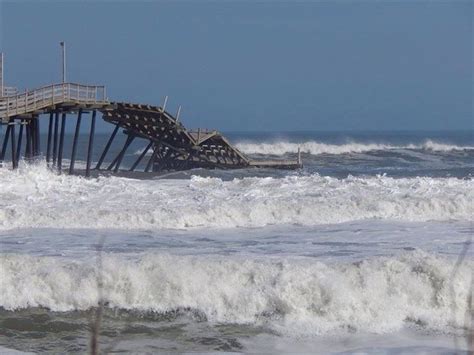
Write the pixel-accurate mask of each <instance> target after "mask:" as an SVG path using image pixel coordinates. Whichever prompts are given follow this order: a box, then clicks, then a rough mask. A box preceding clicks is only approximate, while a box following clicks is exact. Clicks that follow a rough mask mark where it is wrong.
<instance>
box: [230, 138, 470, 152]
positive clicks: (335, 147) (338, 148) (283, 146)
mask: <svg viewBox="0 0 474 355" xmlns="http://www.w3.org/2000/svg"><path fill="white" fill-rule="evenodd" d="M236 146H237V148H238V149H239V150H240V151H241V152H243V153H245V154H264V155H283V154H287V153H296V152H297V151H298V148H300V149H301V152H302V153H307V154H312V155H319V154H347V153H364V152H370V151H378V150H395V149H419V150H427V151H440V152H449V151H462V150H473V149H474V147H472V146H457V145H451V144H444V143H438V142H434V141H432V140H427V141H425V142H424V143H422V144H408V145H399V146H397V145H392V144H380V143H357V142H349V143H346V144H326V143H321V142H316V141H306V142H299V143H298V142H287V141H277V142H263V143H255V142H239V143H237V144H236Z"/></svg>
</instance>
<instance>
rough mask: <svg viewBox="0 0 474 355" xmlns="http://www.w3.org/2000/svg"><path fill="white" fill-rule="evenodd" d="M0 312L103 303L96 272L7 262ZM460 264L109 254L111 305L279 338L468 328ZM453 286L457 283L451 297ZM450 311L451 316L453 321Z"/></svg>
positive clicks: (0, 271) (418, 258) (61, 262)
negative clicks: (179, 314)
mask: <svg viewBox="0 0 474 355" xmlns="http://www.w3.org/2000/svg"><path fill="white" fill-rule="evenodd" d="M1 265H2V267H1V268H0V277H1V279H2V288H1V297H0V306H1V307H3V308H5V309H9V310H16V309H21V308H28V307H46V308H49V309H51V310H53V311H72V310H86V309H89V308H91V307H94V306H96V305H97V302H98V290H97V275H98V270H97V268H96V267H95V266H94V265H90V264H89V262H87V261H84V262H78V261H71V260H67V259H60V258H51V257H34V256H26V255H15V254H13V255H12V254H10V255H2V257H1ZM453 266H454V262H451V261H448V260H446V259H442V258H439V257H435V256H432V255H429V254H426V253H423V252H420V251H416V252H412V253H407V254H404V255H401V256H399V257H392V258H374V259H371V260H365V261H361V262H358V263H351V264H324V263H321V262H317V261H314V260H309V259H304V260H301V259H284V260H275V259H270V258H267V259H264V260H262V259H259V260H249V259H245V260H244V259H239V258H235V257H233V258H229V257H217V256H206V257H203V256H201V257H198V256H172V255H163V254H152V255H146V256H142V257H140V258H138V259H130V258H125V257H120V256H117V255H115V256H112V255H104V256H103V269H102V272H101V274H102V279H103V281H102V282H103V290H102V293H103V297H104V301H105V302H106V303H107V305H108V306H109V307H112V308H120V309H127V310H138V311H143V312H157V313H166V312H170V311H174V310H180V309H189V310H193V311H196V312H198V313H199V314H202V315H204V317H205V319H207V320H208V321H210V322H219V323H250V324H269V325H270V326H272V327H273V328H274V329H275V330H277V331H281V332H295V333H297V334H301V333H307V334H321V333H326V332H330V331H337V330H344V329H346V330H357V331H372V332H377V333H379V332H390V331H395V330H399V329H400V328H401V327H402V326H404V325H406V324H417V325H422V326H424V327H426V328H428V329H440V330H446V327H449V326H454V327H455V328H459V327H462V325H463V324H462V322H463V316H464V314H465V312H466V311H467V302H466V300H467V295H468V293H469V285H470V274H471V272H472V267H474V264H473V263H472V262H468V263H467V264H466V265H464V266H462V267H461V269H460V270H459V272H458V274H457V276H456V278H455V279H454V280H451V276H452V275H451V270H452V268H453ZM451 281H453V282H455V284H456V288H455V291H454V298H452V296H451V289H450V285H451ZM453 309H455V313H454V315H455V317H454V318H453V317H452V316H453V313H452V312H453Z"/></svg>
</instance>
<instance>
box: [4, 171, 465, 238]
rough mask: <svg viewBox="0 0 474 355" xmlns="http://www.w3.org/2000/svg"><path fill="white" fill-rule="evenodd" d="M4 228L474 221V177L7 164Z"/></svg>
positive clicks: (181, 226) (5, 172)
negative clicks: (174, 176) (145, 172)
mask: <svg viewBox="0 0 474 355" xmlns="http://www.w3.org/2000/svg"><path fill="white" fill-rule="evenodd" d="M0 181H2V188H1V189H0V228H1V229H12V228H30V227H52V228H123V229H145V228H151V229H161V228H172V229H175V228H187V227H214V228H228V227H231V228H232V227H258V226H265V225H272V224H276V225H281V224H299V225H318V224H328V223H343V222H348V221H354V220H364V219H385V220H401V221H416V222H422V221H429V220H440V221H446V220H466V221H472V219H473V205H472V201H473V199H474V180H472V179H467V180H461V179H457V178H429V177H416V178H400V179H394V178H390V177H386V176H376V177H348V178H345V179H337V178H332V177H322V176H319V175H309V176H287V177H284V178H270V177H269V178H256V177H254V178H243V179H234V180H231V181H223V180H222V179H219V178H202V177H193V178H192V179H191V180H171V179H170V180H165V179H163V180H134V179H126V178H119V177H100V178H97V179H85V178H82V177H78V176H67V175H57V174H55V173H53V172H51V171H49V170H48V169H47V168H46V167H43V166H37V167H25V168H23V169H20V171H15V172H12V171H8V170H6V169H0Z"/></svg>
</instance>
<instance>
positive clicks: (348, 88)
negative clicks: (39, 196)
mask: <svg viewBox="0 0 474 355" xmlns="http://www.w3.org/2000/svg"><path fill="white" fill-rule="evenodd" d="M473 16H474V13H473V2H472V1H456V0H454V1H445V2H444V1H424V2H422V1H400V2H396V1H361V2H357V1H335V2H334V1H333V2H321V1H288V2H284V1H260V2H257V1H174V2H172V1H131V0H130V1H117V2H112V1H95V2H92V1H37V0H35V1H4V0H3V1H2V0H0V34H1V36H0V50H1V51H3V52H5V55H6V72H5V76H6V81H7V83H8V84H10V85H11V86H18V87H20V88H26V87H28V88H32V87H35V86H39V85H44V84H48V83H51V82H59V81H60V80H61V75H60V47H59V44H58V43H59V42H60V41H62V40H64V41H66V42H67V47H68V78H69V81H73V82H80V83H90V84H105V85H106V86H107V90H108V93H109V97H110V98H111V99H112V100H116V101H120V100H124V101H125V100H126V101H131V102H138V103H149V104H160V103H161V101H162V98H163V96H164V95H169V96H170V99H169V106H168V108H169V109H170V111H175V109H176V108H177V106H178V105H179V104H181V105H183V111H182V118H183V121H184V122H185V124H186V125H187V126H191V127H197V126H201V127H207V128H218V129H221V130H272V131H278V130H351V129H354V130H368V129H370V130H392V129H397V130H410V129H427V130H433V129H472V128H473V51H472V50H473V25H472V23H473Z"/></svg>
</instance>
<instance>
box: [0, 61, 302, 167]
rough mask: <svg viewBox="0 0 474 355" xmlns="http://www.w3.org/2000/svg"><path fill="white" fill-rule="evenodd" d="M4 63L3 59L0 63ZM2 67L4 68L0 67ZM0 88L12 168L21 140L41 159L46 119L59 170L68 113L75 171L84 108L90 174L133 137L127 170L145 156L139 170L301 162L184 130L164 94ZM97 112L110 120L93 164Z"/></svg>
mask: <svg viewBox="0 0 474 355" xmlns="http://www.w3.org/2000/svg"><path fill="white" fill-rule="evenodd" d="M2 63H3V60H2V62H1V63H0V64H2ZM2 72H3V71H2ZM0 79H1V81H2V89H1V90H0V91H1V93H0V124H1V125H3V126H5V127H6V129H5V134H4V137H3V142H2V145H1V151H0V164H2V165H3V162H4V160H5V157H6V153H7V150H10V156H11V162H12V168H13V169H16V168H17V167H18V162H19V160H20V159H21V156H20V155H21V152H22V149H23V148H22V145H25V147H24V149H23V150H24V154H23V157H24V159H25V160H32V159H42V157H43V153H42V152H41V149H40V121H41V122H42V121H47V123H48V135H47V145H46V152H44V153H45V154H44V158H45V159H46V162H47V163H48V165H49V166H51V167H52V168H54V169H57V170H58V171H59V172H61V171H63V170H64V168H65V167H63V158H64V157H63V154H64V146H65V144H66V143H67V142H65V127H66V122H69V121H70V120H71V119H72V118H71V115H73V117H75V118H76V120H75V131H74V138H73V141H72V142H68V144H72V146H71V147H72V152H71V156H70V163H69V167H67V169H68V171H69V173H70V174H73V173H74V171H75V161H76V152H77V148H78V138H79V131H80V127H81V124H82V120H83V118H84V116H85V115H86V114H89V115H90V122H89V123H90V129H89V140H88V144H87V158H86V169H85V175H86V176H90V173H91V169H96V170H99V171H100V170H108V171H110V172H118V171H119V170H120V169H121V166H122V161H123V158H124V156H125V154H126V152H127V149H128V148H129V147H130V145H131V143H132V142H133V141H134V140H135V139H136V138H142V139H144V140H145V141H146V142H147V144H146V146H145V147H144V149H143V151H142V153H141V154H140V155H139V156H138V157H137V159H136V161H135V162H134V163H133V165H132V166H131V167H129V168H128V170H129V171H135V170H136V169H137V167H138V166H139V165H140V164H142V163H143V162H144V159H145V157H147V159H148V161H147V162H146V164H142V165H144V169H143V170H144V172H159V171H178V170H187V169H193V168H205V169H242V168H252V167H253V168H258V167H260V168H279V169H297V168H300V167H301V166H302V164H301V160H300V158H299V156H298V160H297V161H280V160H276V161H252V160H250V159H249V158H248V157H246V156H245V155H243V154H242V153H241V152H239V151H238V149H236V148H235V147H233V146H232V145H231V144H230V143H229V141H228V140H227V139H226V138H225V137H224V136H223V135H222V134H221V133H220V132H218V131H215V130H212V131H209V130H204V129H197V130H187V129H186V128H185V127H184V126H183V124H182V123H181V122H180V120H179V113H180V110H178V113H177V114H176V116H173V115H172V114H171V113H169V112H168V111H166V99H165V102H164V103H163V105H162V106H161V107H159V106H152V105H142V104H133V103H124V102H111V101H109V100H108V98H107V95H106V89H105V86H95V85H81V84H75V83H61V84H53V85H48V86H45V87H42V88H38V89H35V90H31V91H25V92H22V93H19V92H18V91H16V90H14V89H11V88H5V87H4V86H3V74H2V75H1V78H0ZM97 113H99V114H100V116H101V117H102V119H103V120H105V121H106V122H108V123H110V124H111V125H113V126H114V129H113V131H112V134H111V136H110V138H109V140H108V141H107V143H106V145H105V147H103V150H102V154H101V155H100V158H99V160H98V162H97V163H96V164H95V166H94V167H93V166H92V163H93V161H92V154H93V150H94V135H95V124H96V119H97ZM119 131H120V133H121V134H124V135H125V136H126V139H125V143H124V144H123V147H122V148H121V149H120V151H119V153H118V154H117V155H116V156H114V157H111V158H112V160H110V159H109V160H107V162H108V163H107V164H106V159H107V156H108V155H109V151H110V147H111V146H112V144H113V142H114V140H115V139H116V138H117V134H118V133H119Z"/></svg>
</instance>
